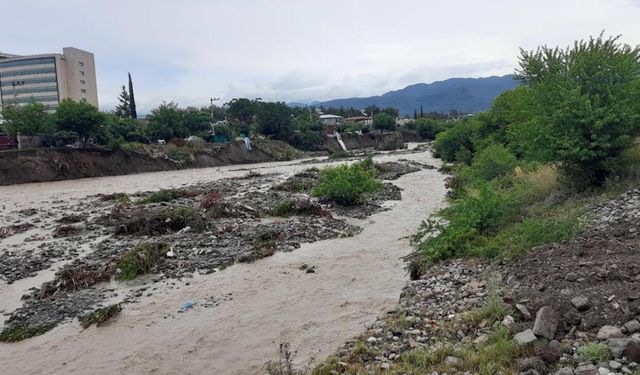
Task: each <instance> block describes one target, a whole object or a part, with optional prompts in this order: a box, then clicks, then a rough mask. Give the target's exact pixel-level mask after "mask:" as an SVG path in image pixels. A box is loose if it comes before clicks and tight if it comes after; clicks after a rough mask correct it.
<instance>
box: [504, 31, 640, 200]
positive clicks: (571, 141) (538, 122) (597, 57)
mask: <svg viewBox="0 0 640 375" xmlns="http://www.w3.org/2000/svg"><path fill="white" fill-rule="evenodd" d="M517 73H518V74H517V78H518V79H519V80H520V81H521V82H522V83H524V85H525V86H526V90H521V93H522V94H523V95H524V96H525V98H524V100H522V99H520V100H519V101H518V102H515V105H513V106H511V108H510V110H511V112H513V113H515V114H516V115H511V116H510V118H512V119H513V120H514V122H513V123H512V124H511V125H510V126H509V129H508V136H509V141H510V142H512V143H514V144H515V146H516V148H517V149H520V150H522V152H523V156H525V157H526V158H528V159H533V160H538V161H542V162H555V163H559V165H560V166H561V168H562V170H563V172H564V174H565V176H567V177H568V179H569V181H570V182H571V185H572V186H573V187H575V188H577V189H587V188H589V187H591V186H599V185H601V184H602V183H604V181H605V180H606V179H607V178H608V177H609V176H611V175H612V173H613V172H614V170H615V169H616V166H618V165H619V164H620V156H621V154H622V152H623V151H624V150H625V149H626V148H627V147H629V146H630V144H631V141H632V139H633V136H634V135H636V134H638V131H639V130H640V105H639V104H638V103H639V102H638V100H637V98H638V95H639V94H640V46H636V47H631V46H628V45H624V44H622V43H620V42H619V37H612V38H608V39H605V38H604V37H603V36H602V35H600V36H599V37H597V38H590V39H589V40H588V41H584V40H580V41H577V42H576V43H575V44H574V45H573V46H572V47H571V48H567V49H560V48H549V47H546V46H544V47H540V48H538V50H536V51H532V52H526V51H523V52H522V56H521V57H520V70H519V71H518V72H517ZM514 149H515V148H514Z"/></svg>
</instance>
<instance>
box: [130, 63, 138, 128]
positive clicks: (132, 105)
mask: <svg viewBox="0 0 640 375" xmlns="http://www.w3.org/2000/svg"><path fill="white" fill-rule="evenodd" d="M129 112H130V114H131V118H138V112H136V99H135V97H134V96H133V82H131V73H129Z"/></svg>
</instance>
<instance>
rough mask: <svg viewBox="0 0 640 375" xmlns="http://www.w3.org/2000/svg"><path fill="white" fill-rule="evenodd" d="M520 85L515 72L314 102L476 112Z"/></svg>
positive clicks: (403, 110) (404, 111)
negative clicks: (363, 96) (515, 78)
mask: <svg viewBox="0 0 640 375" xmlns="http://www.w3.org/2000/svg"><path fill="white" fill-rule="evenodd" d="M517 85H518V82H516V81H515V80H514V79H513V76H512V75H506V76H503V77H486V78H451V79H447V80H445V81H437V82H433V83H418V84H416V85H411V86H407V87H405V88H403V89H401V90H397V91H390V92H388V93H386V94H383V95H380V96H371V97H368V98H346V99H335V100H329V101H326V102H319V103H314V105H317V106H320V105H322V106H325V107H336V108H339V107H345V108H348V107H354V108H358V109H361V108H365V107H366V106H368V105H377V106H378V107H395V108H398V110H400V114H403V115H410V114H413V111H414V109H415V110H418V111H420V106H422V110H423V111H424V112H431V111H436V112H449V111H450V110H452V109H456V110H458V111H462V112H467V113H475V112H480V111H484V110H486V109H489V107H490V106H491V102H492V101H493V99H494V98H495V97H496V96H498V95H500V94H501V93H502V92H504V91H507V90H509V89H512V88H514V87H516V86H517Z"/></svg>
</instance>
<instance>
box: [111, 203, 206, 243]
mask: <svg viewBox="0 0 640 375" xmlns="http://www.w3.org/2000/svg"><path fill="white" fill-rule="evenodd" d="M120 220H121V222H120V224H119V225H118V226H117V227H116V234H129V235H131V234H135V235H146V236H150V235H158V234H166V233H171V232H177V231H179V230H181V229H184V228H186V227H190V228H191V229H194V230H204V229H206V227H207V224H206V220H205V216H204V214H203V213H202V212H200V211H199V210H197V209H195V208H192V207H177V208H165V209H162V210H159V211H157V210H154V211H144V212H136V213H135V215H132V217H128V218H126V217H125V218H121V219H120Z"/></svg>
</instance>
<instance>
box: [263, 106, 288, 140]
mask: <svg viewBox="0 0 640 375" xmlns="http://www.w3.org/2000/svg"><path fill="white" fill-rule="evenodd" d="M292 120H293V119H292V114H291V108H289V106H288V105H286V104H285V103H280V102H278V103H275V102H264V103H260V106H259V107H258V113H257V121H258V124H259V126H260V132H261V133H262V134H264V135H267V136H270V137H273V138H276V139H283V140H284V139H286V138H287V137H288V136H289V135H290V134H291V131H292Z"/></svg>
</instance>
